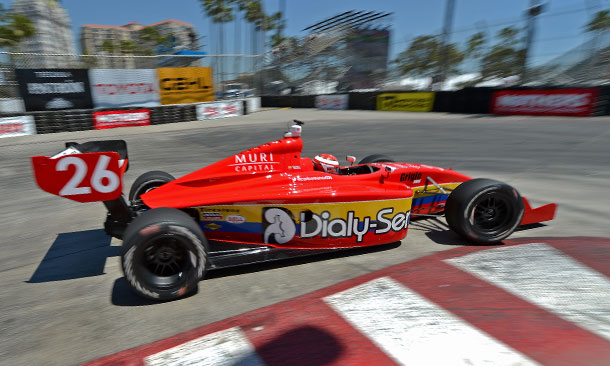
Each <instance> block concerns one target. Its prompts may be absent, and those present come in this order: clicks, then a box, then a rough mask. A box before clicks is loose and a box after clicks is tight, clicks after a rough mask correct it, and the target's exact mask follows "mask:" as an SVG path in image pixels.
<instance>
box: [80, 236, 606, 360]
mask: <svg viewBox="0 0 610 366" xmlns="http://www.w3.org/2000/svg"><path fill="white" fill-rule="evenodd" d="M396 364H414V365H539V364H543V365H610V239H601V238H600V239H597V238H586V237H579V238H565V239H558V238H538V239H536V241H535V242H531V241H529V242H528V241H527V240H514V241H510V242H507V243H505V245H502V246H493V247H460V248H456V249H452V250H449V251H445V252H441V253H437V254H434V255H430V256H427V257H424V258H420V259H417V260H414V261H410V262H406V263H403V264H400V265H397V266H393V267H390V268H387V269H384V270H381V271H378V272H374V273H371V274H368V275H365V276H362V277H358V278H355V279H352V280H349V281H346V282H343V283H340V284H338V285H335V286H331V287H329V288H325V289H322V290H319V291H315V292H312V293H310V294H307V295H304V296H300V297H297V298H294V299H291V300H288V301H285V302H281V303H278V304H275V305H271V306H268V307H265V308H261V309H258V310H254V311H251V312H248V313H245V314H242V315H239V316H236V317H233V318H229V319H226V320H223V321H220V322H217V323H213V324H209V325H206V326H203V327H200V328H196V329H193V330H191V331H188V332H185V333H181V334H178V335H176V336H173V337H170V338H167V339H163V340H160V341H157V342H154V343H151V344H148V345H144V346H141V347H137V348H134V349H130V350H126V351H123V352H120V353H117V354H115V355H111V356H107V357H104V358H102V359H99V360H95V361H92V362H89V363H87V364H86V365H115V366H119V365H120V366H127V365H151V366H156V365H169V366H171V365H396Z"/></svg>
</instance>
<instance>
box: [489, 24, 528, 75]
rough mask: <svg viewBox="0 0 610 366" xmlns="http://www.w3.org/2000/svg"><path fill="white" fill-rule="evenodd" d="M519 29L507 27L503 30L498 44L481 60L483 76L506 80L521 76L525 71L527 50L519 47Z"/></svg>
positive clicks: (498, 35)
mask: <svg viewBox="0 0 610 366" xmlns="http://www.w3.org/2000/svg"><path fill="white" fill-rule="evenodd" d="M519 33H520V31H519V29H517V28H514V27H506V28H503V29H501V30H500V31H499V32H498V34H497V35H496V38H497V39H498V43H496V44H495V45H494V46H493V47H492V48H491V49H490V50H489V51H488V52H487V53H486V54H485V55H483V57H482V59H481V76H482V77H483V78H484V79H488V78H504V77H508V76H513V75H519V74H520V73H521V71H522V70H523V59H524V57H525V49H523V48H520V47H519V43H520V40H519V38H518V37H519Z"/></svg>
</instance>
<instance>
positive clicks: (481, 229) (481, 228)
mask: <svg viewBox="0 0 610 366" xmlns="http://www.w3.org/2000/svg"><path fill="white" fill-rule="evenodd" d="M522 217H523V200H522V199H521V196H520V195H519V192H517V190H516V189H514V188H513V187H511V186H509V185H508V184H506V183H502V182H499V181H496V180H492V179H484V178H478V179H472V180H469V181H466V182H464V183H462V184H460V185H459V186H458V187H457V188H456V189H455V190H454V191H453V192H451V194H450V195H449V198H447V203H446V204H445V219H446V220H447V224H448V225H449V228H450V229H451V230H453V231H455V232H456V233H458V234H459V235H461V236H462V237H464V238H465V239H467V240H469V241H471V242H474V243H478V244H493V243H497V242H499V241H502V240H504V239H506V238H507V237H508V236H509V235H510V234H512V233H513V232H514V231H515V229H516V228H517V227H518V226H519V223H520V222H521V219H522Z"/></svg>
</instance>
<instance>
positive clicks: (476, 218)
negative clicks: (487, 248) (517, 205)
mask: <svg viewBox="0 0 610 366" xmlns="http://www.w3.org/2000/svg"><path fill="white" fill-rule="evenodd" d="M512 217H513V209H512V206H511V204H510V201H509V198H508V197H506V196H504V195H500V194H497V193H488V194H485V195H483V196H482V197H479V199H478V200H477V201H476V202H475V204H474V205H473V208H472V211H471V214H470V220H469V221H470V224H471V225H472V228H473V229H474V230H475V231H477V232H479V233H483V234H485V235H490V236H494V235H498V234H502V233H503V232H506V231H507V230H510V228H511V227H512V225H513V222H512Z"/></svg>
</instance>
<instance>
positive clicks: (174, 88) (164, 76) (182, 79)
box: [157, 67, 214, 105]
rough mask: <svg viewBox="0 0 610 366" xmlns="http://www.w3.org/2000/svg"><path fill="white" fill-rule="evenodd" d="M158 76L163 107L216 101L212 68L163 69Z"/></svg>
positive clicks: (159, 70) (160, 69) (158, 70)
mask: <svg viewBox="0 0 610 366" xmlns="http://www.w3.org/2000/svg"><path fill="white" fill-rule="evenodd" d="M157 74H158V77H159V93H160V95H161V104H163V105H165V104H181V103H201V102H211V101H213V100H214V82H213V78H212V68H211V67H162V68H159V69H157Z"/></svg>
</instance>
